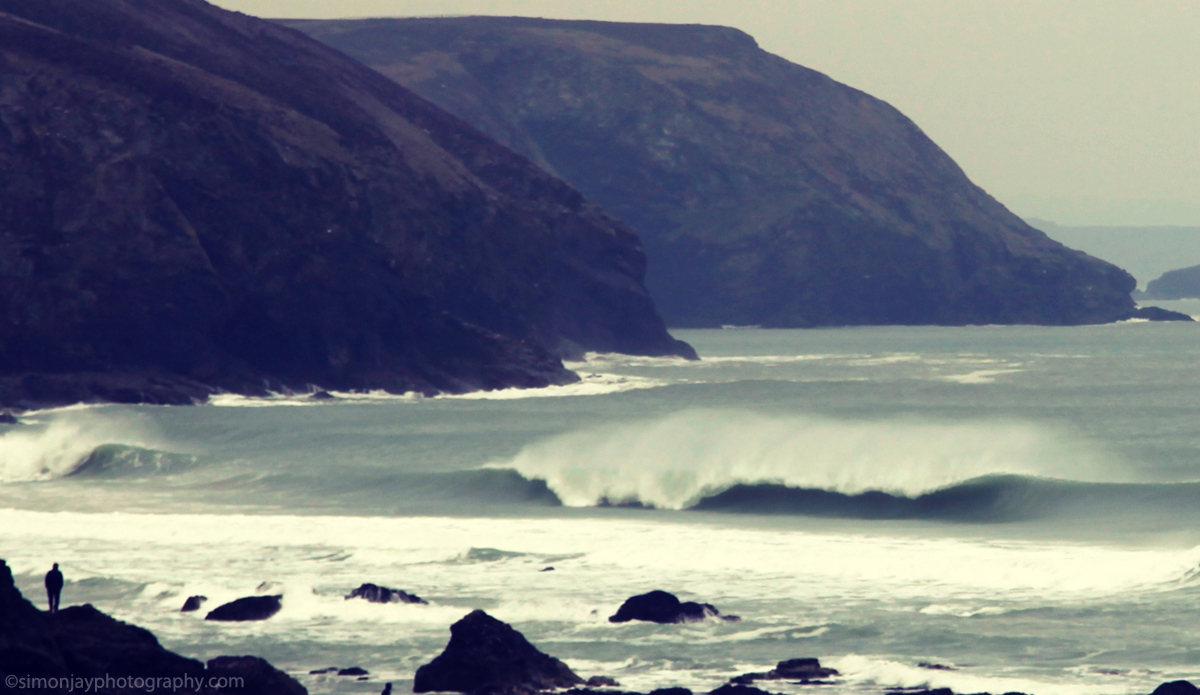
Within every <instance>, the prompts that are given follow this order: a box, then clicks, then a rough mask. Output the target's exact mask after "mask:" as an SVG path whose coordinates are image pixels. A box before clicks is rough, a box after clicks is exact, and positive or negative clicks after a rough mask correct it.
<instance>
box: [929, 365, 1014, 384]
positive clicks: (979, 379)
mask: <svg viewBox="0 0 1200 695" xmlns="http://www.w3.org/2000/svg"><path fill="white" fill-rule="evenodd" d="M1021 371H1024V370H1022V369H980V370H977V371H974V372H969V373H967V374H948V375H946V376H943V377H942V378H943V379H945V380H947V381H953V382H955V383H959V384H991V383H995V381H996V377H998V376H1001V375H1003V374H1015V373H1017V372H1021Z"/></svg>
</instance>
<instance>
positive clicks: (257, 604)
mask: <svg viewBox="0 0 1200 695" xmlns="http://www.w3.org/2000/svg"><path fill="white" fill-rule="evenodd" d="M282 608H283V596H282V595H276V596H246V597H244V598H239V599H236V600H234V601H230V602H229V603H224V604H221V605H220V606H217V607H216V608H214V609H213V610H211V611H209V612H208V615H206V616H204V619H205V620H220V621H237V622H241V621H247V620H266V619H267V618H270V617H271V616H273V615H275V614H276V613H278V612H279V611H280V610H281V609H282Z"/></svg>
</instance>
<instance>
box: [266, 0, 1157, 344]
mask: <svg viewBox="0 0 1200 695" xmlns="http://www.w3.org/2000/svg"><path fill="white" fill-rule="evenodd" d="M287 24H289V25H290V26H293V27H296V28H298V29H300V30H302V31H304V32H307V33H308V34H309V35H311V36H314V37H316V38H318V39H320V40H322V41H324V42H326V43H328V44H329V45H331V46H333V47H335V48H338V49H340V50H342V51H345V52H346V53H348V54H349V55H352V56H354V57H356V58H358V59H359V60H362V61H363V62H365V63H367V64H368V65H371V66H372V67H375V68H376V69H377V70H379V71H380V72H382V73H383V74H385V75H387V76H388V77H390V78H392V79H393V80H395V81H397V82H399V83H400V84H403V85H405V86H407V87H409V88H410V89H412V90H414V91H415V92H417V93H418V94H421V95H422V96H424V97H426V98H428V99H430V100H431V101H433V102H434V103H436V104H438V105H440V106H442V107H444V108H445V109H447V110H448V111H450V112H452V113H454V114H456V115H458V116H460V117H461V118H463V119H464V120H466V121H468V122H469V123H471V124H473V125H475V126H476V127H478V128H479V129H480V130H482V131H484V132H486V133H488V134H489V135H491V136H492V137H494V138H496V139H497V140H499V141H500V142H503V143H505V144H506V145H508V146H509V147H511V148H512V149H513V150H515V151H517V152H520V153H522V154H524V155H525V156H527V157H528V158H529V159H530V160H531V161H534V162H536V163H538V164H540V165H541V166H542V167H544V168H545V169H546V170H547V171H552V172H555V173H557V174H558V175H561V176H562V177H563V178H564V179H565V180H566V181H568V182H569V183H571V184H572V185H573V186H575V187H576V188H578V189H579V190H580V191H582V192H583V194H584V195H586V196H588V198H589V199H590V200H592V201H594V202H596V203H599V204H600V205H601V206H603V207H604V208H605V209H606V210H608V211H609V212H610V213H613V214H614V215H615V216H617V217H618V218H620V219H622V220H623V221H625V222H626V223H628V224H630V225H631V226H632V227H633V228H634V229H635V230H636V231H637V232H638V234H639V235H641V237H642V241H643V243H644V244H645V247H646V252H647V255H648V257H649V262H650V265H649V273H648V275H647V285H648V286H649V287H650V290H651V293H652V294H653V296H654V299H655V301H656V303H657V304H658V307H659V310H660V311H661V312H662V314H663V316H664V317H665V318H666V320H667V322H668V323H669V324H670V325H673V326H681V327H682V326H687V327H708V326H719V325H722V324H736V325H762V326H785V327H805V326H828V325H851V324H949V325H955V324H1002V323H1034V324H1051V325H1059V324H1081V323H1103V322H1109V321H1115V320H1119V319H1122V318H1124V314H1125V313H1126V312H1128V311H1129V310H1131V309H1132V308H1133V304H1132V301H1131V299H1130V297H1129V292H1130V291H1131V290H1132V289H1134V286H1135V283H1134V280H1133V278H1132V277H1130V276H1129V275H1128V274H1127V273H1125V272H1124V271H1122V270H1120V269H1119V268H1117V267H1115V266H1113V265H1111V264H1109V263H1106V262H1103V261H1100V260H1097V259H1095V258H1092V257H1090V256H1087V255H1086V254H1083V253H1081V252H1077V251H1073V250H1071V249H1068V248H1066V247H1064V246H1062V245H1061V244H1059V243H1057V242H1055V241H1052V240H1051V239H1050V238H1048V237H1047V236H1046V235H1045V234H1043V233H1042V232H1040V231H1037V230H1035V229H1033V228H1032V227H1030V226H1029V225H1028V224H1026V223H1025V222H1023V221H1022V220H1020V219H1018V218H1017V217H1016V216H1015V215H1013V214H1012V213H1010V212H1009V211H1008V210H1007V209H1005V208H1004V206H1003V205H1001V204H1000V203H999V202H997V201H996V200H994V199H993V198H992V197H991V196H989V195H988V194H987V193H986V192H985V191H983V190H981V189H980V188H979V187H977V186H975V185H974V184H972V183H971V182H970V180H968V179H967V177H966V175H965V174H964V173H963V172H962V170H961V169H959V167H958V166H957V165H956V164H955V163H954V161H952V160H951V159H950V157H948V156H947V155H946V153H945V152H943V151H942V150H941V149H939V148H938V147H937V145H935V144H934V143H933V142H932V141H930V140H929V138H928V137H926V136H925V134H924V133H922V132H921V130H920V129H919V128H918V127H917V126H916V125H915V124H913V123H912V122H911V121H910V120H909V119H907V118H905V117H904V115H903V114H901V113H899V112H898V111H896V109H894V108H892V107H891V106H889V105H888V104H886V103H884V102H882V101H880V100H878V99H875V98H873V97H871V96H869V95H867V94H864V93H862V92H860V91H858V90H856V89H852V88H850V87H847V86H845V85H842V84H839V83H837V82H835V81H834V80H831V79H829V78H828V77H826V76H825V75H822V74H820V73H817V72H814V71H812V70H809V69H806V68H804V67H801V66H799V65H794V64H792V63H789V62H788V61H786V60H784V59H782V58H779V57H777V56H774V55H771V54H769V53H766V52H765V51H763V50H761V49H760V48H759V47H758V46H757V45H756V44H755V42H754V40H753V39H752V38H751V37H749V36H747V35H746V34H744V33H742V32H740V31H737V30H735V29H729V28H724V27H713V26H697V25H666V24H618V23H609V22H587V21H557V20H541V19H529V18H496V17H464V18H424V19H370V20H355V21H342V20H337V21H299V20H297V21H289V22H287Z"/></svg>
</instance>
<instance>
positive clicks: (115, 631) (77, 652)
mask: <svg viewBox="0 0 1200 695" xmlns="http://www.w3.org/2000/svg"><path fill="white" fill-rule="evenodd" d="M9 675H18V676H44V677H63V676H74V677H79V678H96V677H100V676H111V677H113V678H121V677H128V676H131V677H142V678H146V677H162V678H168V677H169V678H183V677H185V676H186V677H189V678H192V679H195V680H197V681H200V682H203V683H205V684H206V685H205V686H204V687H202V688H201V689H200V690H198V691H194V690H190V689H189V692H197V693H198V694H199V695H218V694H221V695H232V694H233V693H243V694H249V695H269V694H272V693H274V694H279V695H304V694H305V693H306V691H305V689H304V687H303V686H301V685H300V684H299V683H297V682H296V681H295V680H293V679H292V678H291V677H290V676H288V675H287V674H285V673H283V672H282V671H278V670H276V669H274V668H273V667H271V666H270V664H268V663H267V662H265V661H263V660H262V659H258V658H257V657H218V658H217V659H214V660H212V661H210V662H209V663H208V667H207V668H206V667H205V664H203V663H201V662H199V661H197V660H195V659H189V658H187V657H184V656H180V655H179V654H175V653H174V652H170V651H167V650H166V649H163V647H162V646H161V645H160V644H159V643H158V640H157V639H156V638H155V637H154V635H153V634H152V633H150V632H149V631H148V630H145V629H143V628H140V627H137V626H136V625H130V624H128V623H123V622H121V621H119V620H116V619H114V618H112V617H110V616H108V615H105V614H104V613H102V612H100V611H99V610H96V608H94V607H93V606H91V605H83V606H70V607H68V608H64V609H62V610H60V611H59V612H58V613H55V614H46V613H42V612H41V611H39V610H38V609H37V608H34V607H33V605H31V604H30V603H29V602H28V601H26V600H25V598H24V597H23V596H21V592H20V591H18V590H17V588H16V585H15V584H14V583H13V577H12V572H11V571H10V570H9V568H8V565H7V563H5V562H4V561H3V560H0V678H3V677H6V676H9ZM224 676H237V677H239V678H243V679H244V681H242V683H241V685H240V686H239V687H237V688H229V689H226V690H218V689H214V688H212V687H210V686H209V685H207V684H208V683H211V681H209V680H207V679H208V678H210V677H224ZM30 692H38V691H35V690H30ZM104 692H105V693H108V695H133V694H134V693H143V694H144V693H145V688H134V687H132V686H130V687H128V688H124V689H116V688H113V689H106V690H104Z"/></svg>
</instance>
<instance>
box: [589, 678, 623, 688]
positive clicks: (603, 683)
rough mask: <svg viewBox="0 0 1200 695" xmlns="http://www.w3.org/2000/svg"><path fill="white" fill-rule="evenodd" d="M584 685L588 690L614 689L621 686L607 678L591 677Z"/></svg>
mask: <svg viewBox="0 0 1200 695" xmlns="http://www.w3.org/2000/svg"><path fill="white" fill-rule="evenodd" d="M584 685H586V686H587V687H589V688H616V687H618V686H619V685H621V684H620V683H618V682H616V681H615V680H613V679H612V678H609V677H608V676H592V677H591V678H589V679H587V682H586V683H584Z"/></svg>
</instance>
